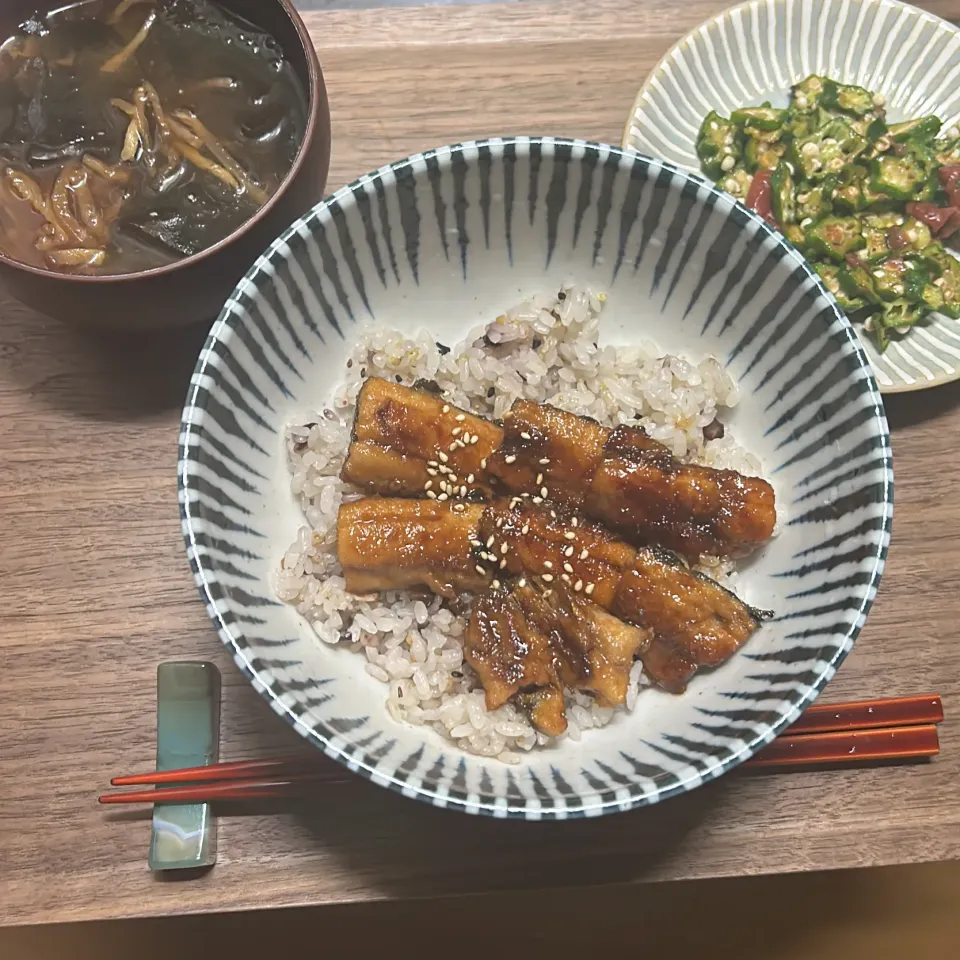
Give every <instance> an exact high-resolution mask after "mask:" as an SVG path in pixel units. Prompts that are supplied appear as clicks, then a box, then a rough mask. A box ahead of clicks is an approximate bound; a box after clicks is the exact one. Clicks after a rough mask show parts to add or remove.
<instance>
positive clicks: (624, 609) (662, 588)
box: [610, 547, 759, 667]
mask: <svg viewBox="0 0 960 960" xmlns="http://www.w3.org/2000/svg"><path fill="white" fill-rule="evenodd" d="M610 610H611V613H613V614H615V615H616V616H619V617H624V618H625V619H628V620H630V621H632V622H633V623H640V624H642V625H644V626H647V627H650V628H651V629H653V631H654V632H655V634H656V637H657V640H658V641H661V642H664V643H667V644H669V645H670V646H671V648H672V649H673V650H674V651H676V653H677V654H678V655H679V656H680V657H682V658H683V659H685V660H686V661H688V662H689V663H692V664H694V665H695V667H716V666H719V665H720V664H721V663H723V662H724V661H726V660H727V659H729V658H730V657H731V656H732V655H733V654H734V653H736V651H737V650H738V649H739V648H740V647H741V646H742V645H743V643H744V641H745V640H746V639H747V638H748V637H749V636H750V635H751V634H752V633H753V632H754V631H755V630H756V629H757V627H758V626H759V623H758V622H757V620H756V618H755V617H754V615H753V613H752V611H751V610H750V608H749V607H748V606H746V604H744V603H743V602H742V601H741V600H739V599H738V598H737V597H736V596H734V595H733V594H732V593H730V592H729V591H728V590H724V589H723V587H721V586H720V585H719V584H718V583H716V582H714V581H713V580H710V579H709V578H708V577H703V576H699V575H698V574H696V573H693V572H692V571H691V570H689V569H688V568H687V567H685V566H684V565H683V564H682V563H680V562H679V561H678V560H677V558H676V557H675V556H674V555H673V554H671V553H669V552H668V551H666V550H661V549H656V548H652V547H642V548H640V549H639V550H638V551H637V556H636V559H635V560H634V562H633V565H632V566H631V568H630V569H629V570H625V571H624V575H623V579H622V580H621V582H620V587H619V589H618V590H617V596H616V598H615V600H614V603H613V605H612V607H611V608H610Z"/></svg>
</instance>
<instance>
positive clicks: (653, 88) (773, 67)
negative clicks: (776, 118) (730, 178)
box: [623, 0, 960, 393]
mask: <svg viewBox="0 0 960 960" xmlns="http://www.w3.org/2000/svg"><path fill="white" fill-rule="evenodd" d="M811 73H818V74H825V75H827V76H830V77H833V78H835V79H837V80H840V81H842V82H843V83H856V84H860V85H861V86H864V87H866V88H867V89H868V90H872V91H873V92H875V93H880V94H883V96H884V97H885V98H886V101H887V109H888V113H889V115H890V117H891V118H892V119H893V120H901V119H907V118H912V117H921V116H925V115H927V114H930V113H934V114H937V115H938V116H939V117H940V119H941V120H943V121H944V126H945V127H947V128H948V127H950V126H954V125H956V124H957V123H958V122H960V30H958V29H957V28H956V27H955V26H953V24H950V23H947V22H946V21H945V20H941V19H939V18H938V17H935V16H933V15H932V14H929V13H926V12H925V11H923V10H919V9H917V8H916V7H913V6H910V5H909V4H905V3H898V2H896V0H751V2H749V3H744V4H741V5H740V6H737V7H733V8H731V9H730V10H726V11H724V12H723V13H721V14H719V15H718V16H716V17H714V18H713V19H712V20H708V21H707V22H706V23H704V24H703V25H702V26H700V27H698V28H697V29H696V30H694V31H693V32H691V33H690V34H688V35H687V36H686V37H684V38H683V39H682V40H681V41H680V42H679V43H677V44H676V45H674V47H673V48H672V49H671V50H669V51H668V52H667V54H666V55H665V56H664V57H663V59H662V60H661V61H660V63H658V64H657V66H656V67H654V69H653V71H652V72H651V73H650V76H649V77H648V78H647V80H646V82H645V83H644V85H643V86H642V87H641V89H640V92H639V93H638V94H637V99H636V102H635V103H634V106H633V110H632V111H631V113H630V116H629V118H628V120H627V124H626V128H625V130H624V134H623V146H624V147H627V148H630V149H633V150H638V151H639V152H640V153H644V154H652V155H654V156H660V157H663V158H665V159H666V160H669V161H670V162H672V163H675V164H677V165H678V166H680V167H683V168H685V169H687V170H693V171H699V169H700V162H699V160H698V159H697V155H696V150H695V144H696V136H697V131H698V130H699V128H700V123H701V122H702V120H703V118H704V116H705V115H706V114H707V113H708V112H709V111H710V110H718V111H719V112H720V113H722V114H725V115H727V116H729V114H730V112H731V111H732V110H734V109H736V108H737V107H738V106H742V105H743V104H748V103H749V104H755V103H762V102H763V101H764V100H770V101H771V102H772V103H773V104H774V106H785V105H786V103H787V100H788V93H789V89H790V86H791V85H792V84H794V83H796V82H797V81H799V80H802V79H803V78H804V77H807V76H809V75H810V74H811ZM864 346H865V349H866V351H867V355H868V357H869V358H870V362H871V364H872V365H873V369H874V372H875V374H876V377H877V381H878V382H879V384H880V389H881V391H882V392H883V393H895V392H899V391H906V390H920V389H924V388H926V387H932V386H937V385H938V384H941V383H946V382H948V381H950V380H956V379H957V378H958V377H960V322H958V321H956V320H952V319H950V318H949V317H945V316H943V315H941V314H936V315H934V317H933V318H932V319H931V321H930V322H929V323H927V324H923V325H920V326H917V327H915V328H913V329H912V330H911V331H910V332H909V333H908V334H907V336H906V337H904V338H902V339H901V338H896V339H895V340H894V342H893V343H892V344H891V345H890V346H889V347H888V348H887V350H886V351H885V352H884V353H883V354H882V355H881V354H879V353H877V351H876V349H875V348H874V346H873V343H872V341H870V339H869V337H864Z"/></svg>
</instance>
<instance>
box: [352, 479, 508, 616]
mask: <svg viewBox="0 0 960 960" xmlns="http://www.w3.org/2000/svg"><path fill="white" fill-rule="evenodd" d="M483 512H484V507H482V506H479V505H476V504H466V503H459V504H451V503H449V502H447V503H438V502H437V501H436V500H408V499H401V498H390V497H367V498H365V499H363V500H356V501H354V502H352V503H344V504H343V505H342V506H341V507H340V512H339V515H338V517H337V554H338V556H339V558H340V563H341V565H342V567H343V575H344V578H345V580H346V588H347V590H349V591H350V592H351V593H358V594H364V593H372V592H376V591H381V590H406V589H410V588H411V587H417V586H425V587H427V588H428V589H430V590H432V591H433V592H434V593H437V594H439V595H440V596H444V597H450V598H453V597H456V596H457V594H458V592H460V591H465V590H471V591H472V590H482V589H484V588H485V587H487V586H488V585H489V583H490V581H491V579H492V575H491V574H490V573H489V572H488V571H487V569H486V568H485V567H483V566H481V559H480V554H481V551H480V550H479V549H478V548H477V547H476V546H474V544H476V543H477V542H479V541H478V540H477V532H478V529H479V525H480V519H481V517H482V514H483ZM478 568H480V569H478Z"/></svg>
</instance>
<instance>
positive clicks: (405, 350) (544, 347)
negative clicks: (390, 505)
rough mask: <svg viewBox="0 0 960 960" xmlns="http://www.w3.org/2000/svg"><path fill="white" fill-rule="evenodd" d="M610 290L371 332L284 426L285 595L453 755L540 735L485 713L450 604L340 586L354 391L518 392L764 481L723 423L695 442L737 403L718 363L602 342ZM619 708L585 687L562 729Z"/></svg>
mask: <svg viewBox="0 0 960 960" xmlns="http://www.w3.org/2000/svg"><path fill="white" fill-rule="evenodd" d="M604 300H605V297H604V296H603V295H602V294H593V293H591V292H590V291H588V290H584V289H578V288H576V287H568V288H564V289H563V290H561V291H560V292H559V294H557V295H553V296H539V297H535V298H533V299H532V300H529V301H526V302H524V303H521V304H520V305H518V306H517V307H515V308H513V309H512V310H510V311H508V312H507V313H506V314H505V315H504V316H501V317H498V318H497V319H496V320H495V321H494V322H493V323H492V324H489V325H487V326H485V327H479V328H477V329H475V330H473V331H471V333H470V334H469V335H468V336H467V337H466V339H465V340H464V341H463V342H462V343H460V344H458V345H456V346H455V347H453V348H452V349H448V348H447V347H446V346H444V345H443V344H439V343H437V342H435V341H434V339H433V338H432V337H431V335H430V334H429V332H427V331H425V330H421V331H419V332H418V333H417V334H416V335H414V336H413V337H408V336H405V335H403V334H401V333H399V332H397V331H394V330H389V329H384V328H369V329H367V330H366V331H365V332H364V333H363V334H362V335H361V336H360V337H359V338H358V340H357V344H356V347H355V349H354V350H353V352H352V354H351V356H350V359H349V360H348V361H347V366H346V369H345V371H344V372H345V374H346V376H345V379H344V381H343V383H341V384H340V386H339V387H338V388H337V389H336V391H335V393H334V395H333V399H332V401H331V406H330V407H328V408H327V409H324V410H322V411H319V412H317V413H316V414H315V415H313V416H311V417H306V418H305V419H304V421H303V423H302V424H295V425H293V426H291V427H289V429H288V431H287V438H286V442H287V453H288V459H289V466H290V471H291V489H292V491H293V494H294V496H295V497H297V499H298V501H299V503H300V505H301V506H302V508H303V511H304V514H305V518H306V525H305V526H303V527H302V528H301V529H300V531H299V533H298V535H297V539H296V541H295V542H294V543H293V544H292V545H291V547H290V549H289V550H288V551H287V553H286V555H285V556H284V558H283V561H282V564H281V568H280V569H279V570H278V571H277V575H276V591H277V595H278V596H279V598H280V599H281V600H283V601H285V602H287V603H290V604H293V605H295V606H296V608H297V610H298V611H299V612H300V613H301V614H303V616H304V617H306V618H307V619H308V621H309V622H310V623H311V624H312V625H313V628H314V630H315V631H316V634H317V636H318V637H319V638H320V640H321V641H323V642H324V643H326V644H331V645H333V644H339V645H340V646H342V647H347V648H349V649H351V650H353V651H355V652H358V653H362V654H363V656H364V657H365V660H366V665H365V666H366V671H367V673H368V674H370V676H372V677H374V678H375V679H377V680H379V681H381V682H383V683H384V684H386V685H387V692H386V706H387V710H388V711H389V712H390V715H391V716H392V717H393V718H394V719H395V720H397V721H405V722H407V723H412V724H418V725H423V724H425V725H429V726H430V727H432V728H433V729H435V730H436V731H438V732H439V733H440V734H441V735H442V736H444V737H446V738H448V739H450V740H453V741H454V742H456V743H457V744H458V745H459V746H460V747H461V748H462V749H464V750H466V751H469V752H471V753H476V754H480V755H483V756H489V757H498V758H499V759H501V760H503V761H505V762H513V763H515V762H517V761H518V759H519V755H520V752H521V751H525V750H530V749H532V748H533V747H535V746H545V745H548V744H549V743H550V742H551V741H552V739H553V738H549V737H546V736H544V735H543V734H541V733H538V732H537V731H536V730H534V728H533V727H532V726H531V724H530V722H529V720H528V719H527V717H526V715H525V714H524V713H522V712H521V711H520V710H518V709H517V708H516V707H514V706H513V705H512V704H507V705H506V706H503V707H501V708H500V709H498V710H495V711H491V712H488V711H487V710H486V708H485V706H484V699H483V690H482V688H481V686H480V683H479V681H478V680H477V678H476V677H475V676H474V675H473V673H472V671H471V670H470V667H469V666H468V665H467V664H466V663H465V662H464V657H463V645H462V638H463V635H464V631H465V629H466V623H467V619H468V616H469V610H466V609H457V610H454V609H451V607H450V604H449V603H448V602H447V601H446V600H441V599H440V598H439V597H434V598H432V599H429V600H424V599H414V598H412V597H410V596H409V595H408V594H405V593H402V592H394V593H387V594H382V595H377V596H370V597H357V596H354V595H351V594H348V593H347V592H346V591H345V589H344V580H343V577H342V575H341V568H340V565H339V563H338V560H337V555H336V522H337V511H338V510H339V507H340V504H341V503H342V502H344V501H348V500H351V499H357V498H358V497H359V496H360V495H359V494H358V493H357V492H356V491H355V490H354V489H353V488H351V486H350V485H349V484H346V483H344V482H343V481H342V480H340V478H339V474H340V469H341V466H342V464H343V459H344V456H345V453H346V449H347V445H348V443H349V437H350V426H351V423H352V421H353V415H354V409H355V403H356V397H357V394H358V393H359V391H360V388H361V386H362V384H363V381H364V379H365V378H366V377H368V376H379V377H384V378H388V379H393V380H395V381H397V382H400V383H404V384H407V385H410V384H413V382H414V381H415V380H418V379H421V378H423V379H428V380H434V381H436V383H437V384H438V385H439V387H440V389H441V391H442V393H443V396H444V398H445V399H446V400H447V401H448V402H449V403H451V404H455V405H457V406H459V407H463V408H464V409H467V410H470V411H472V412H473V413H476V414H478V415H480V416H485V417H494V418H499V417H502V416H503V414H504V413H506V411H507V410H509V409H510V407H511V405H512V404H513V402H514V400H516V399H517V398H518V397H523V398H526V399H528V400H535V401H538V402H542V403H550V404H553V405H555V406H557V407H560V408H562V409H564V410H568V411H570V412H572V413H576V414H581V415H584V416H590V417H593V418H594V419H596V420H598V421H599V422H600V423H602V424H605V425H607V426H614V425H616V424H620V423H630V424H635V425H640V426H642V427H644V428H645V429H646V431H647V432H648V433H649V434H650V436H652V437H654V438H655V439H657V440H659V441H660V442H661V443H664V444H666V445H667V446H668V447H670V448H671V449H672V450H673V452H674V454H675V455H676V456H678V457H680V458H682V459H684V460H686V461H689V462H692V463H700V464H705V465H709V466H714V467H725V468H729V469H734V470H738V471H740V472H742V473H745V474H752V475H759V474H760V464H759V463H758V462H757V460H756V459H755V458H754V457H752V456H751V455H750V454H749V453H747V452H746V451H745V450H744V449H742V448H741V447H739V446H738V445H737V444H736V442H735V441H734V440H733V438H732V437H730V435H729V431H728V432H727V434H726V436H725V437H723V438H720V439H716V440H710V441H705V440H704V436H703V429H704V427H706V426H707V425H708V424H710V423H711V422H712V421H713V420H714V418H715V417H716V416H717V414H718V412H719V413H720V414H721V419H723V416H722V413H723V410H724V408H730V407H732V406H733V405H734V404H736V402H737V399H738V391H737V386H736V384H735V383H734V382H733V381H732V380H731V378H730V377H729V375H728V374H727V373H726V371H725V370H724V369H723V367H722V365H721V364H720V363H719V362H718V361H717V360H716V359H714V358H712V357H709V358H707V359H705V360H701V361H700V362H697V363H695V362H693V361H691V360H687V359H684V358H681V357H675V356H667V357H663V356H658V354H657V349H656V347H655V346H654V345H653V344H650V343H642V344H639V345H636V346H621V347H614V346H602V345H599V343H598V340H599V316H600V312H601V310H602V307H603V302H604ZM701 569H703V570H704V571H705V572H707V573H709V574H710V575H711V576H714V577H716V578H718V579H720V580H722V581H724V582H725V583H727V584H728V585H732V582H733V578H735V576H736V574H735V573H734V572H733V570H732V569H731V567H730V565H729V564H727V563H724V562H721V561H717V560H715V559H711V558H707V557H704V558H702V561H701ZM644 685H645V680H644V677H643V674H642V669H641V665H640V663H639V662H638V663H637V664H635V666H634V669H633V671H632V673H631V683H630V688H629V692H628V695H627V709H628V710H632V709H633V706H634V704H635V702H636V699H637V696H638V693H639V692H640V690H641V689H642V688H643V686H644ZM614 713H615V711H614V710H613V709H610V708H606V707H600V706H598V705H597V704H596V703H595V702H594V701H593V699H592V698H591V697H590V696H589V695H587V694H585V693H583V692H573V693H569V692H568V694H567V718H568V723H569V727H568V731H567V733H566V734H565V735H564V736H568V737H571V738H572V739H574V740H579V739H580V737H581V735H582V732H583V731H584V730H587V729H590V728H593V727H602V726H604V725H606V724H607V723H609V722H610V720H611V719H612V718H613V716H614Z"/></svg>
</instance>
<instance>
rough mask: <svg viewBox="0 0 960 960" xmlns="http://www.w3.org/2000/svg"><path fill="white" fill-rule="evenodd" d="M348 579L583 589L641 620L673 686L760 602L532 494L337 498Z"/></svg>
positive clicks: (653, 655)
mask: <svg viewBox="0 0 960 960" xmlns="http://www.w3.org/2000/svg"><path fill="white" fill-rule="evenodd" d="M338 522H339V529H338V545H339V549H340V560H341V563H342V565H343V567H344V573H345V576H346V578H347V589H348V590H350V591H352V592H358V593H367V592H370V591H374V590H391V589H403V588H404V587H409V586H414V585H422V586H427V587H429V589H431V590H433V591H434V592H436V593H439V594H442V595H444V596H453V595H455V593H456V591H457V590H478V589H482V588H483V587H484V586H486V585H487V584H488V583H492V584H493V586H494V587H496V586H498V585H499V583H500V582H501V581H506V580H507V578H508V577H510V576H517V577H526V578H528V579H530V578H536V580H537V581H538V582H539V584H540V585H542V586H544V587H546V588H548V589H549V588H552V587H553V586H554V585H556V586H557V587H563V588H565V589H566V590H567V591H569V592H570V593H572V594H574V595H580V596H582V597H583V598H584V599H589V600H592V601H593V602H594V603H595V604H597V605H598V606H599V607H601V608H602V609H603V610H606V611H608V612H609V613H611V614H613V616H614V617H616V618H619V619H620V620H623V621H626V622H627V623H630V624H633V625H635V626H639V627H643V628H645V629H646V630H648V631H650V632H651V633H652V635H653V640H652V642H651V645H650V649H649V652H647V653H644V654H643V657H644V664H645V666H647V660H648V659H649V661H650V663H649V666H648V672H650V674H651V676H652V677H653V678H654V679H655V680H656V681H657V682H658V683H661V685H662V686H664V687H666V689H669V690H673V691H675V692H679V691H680V690H682V689H683V688H684V687H685V685H686V683H687V681H688V680H689V678H690V677H691V676H692V675H693V673H694V672H695V671H696V669H698V668H699V667H702V666H707V667H713V666H717V665H718V664H720V663H722V662H723V661H724V660H726V659H727V658H728V657H729V656H730V655H731V654H733V653H734V652H735V651H736V650H738V649H739V648H740V647H741V646H742V645H743V643H744V642H745V641H746V640H747V639H748V638H749V637H750V636H751V635H752V634H753V633H754V631H755V630H756V629H757V627H758V626H759V625H760V620H761V619H762V616H763V615H762V614H761V613H760V612H759V611H755V610H753V609H752V608H750V607H748V606H747V605H746V604H744V603H743V602H742V601H741V600H740V599H738V598H737V597H736V596H734V594H732V593H730V592H729V591H727V590H725V589H724V588H723V587H721V586H720V585H719V584H718V583H716V582H714V581H713V580H710V579H709V578H708V577H704V576H701V575H699V574H697V573H694V572H693V571H691V570H690V569H688V568H687V567H686V566H685V565H684V564H683V563H682V562H681V561H680V560H679V559H678V558H677V557H676V556H675V555H674V554H672V553H670V552H669V551H667V550H663V549H660V548H650V547H644V548H640V549H637V548H634V547H632V546H630V545H629V544H627V543H625V542H623V541H622V540H619V539H617V538H616V537H615V536H614V535H613V534H611V533H609V532H608V531H607V530H605V529H604V528H603V527H601V526H599V525H598V524H595V523H591V522H588V521H584V520H581V519H580V518H579V517H578V516H577V515H576V514H575V513H574V512H572V511H571V510H569V509H568V508H566V507H563V506H561V505H559V504H550V503H535V502H534V499H533V498H530V497H514V498H512V499H511V500H506V499H502V498H501V499H498V500H495V501H494V502H493V503H491V504H489V505H487V506H484V505H481V504H472V503H469V504H468V503H462V502H451V501H446V502H444V503H440V502H437V501H432V500H419V501H411V500H403V499H379V498H371V499H366V500H360V501H357V502H355V503H349V504H344V505H343V506H342V507H341V508H340V517H339V521H338Z"/></svg>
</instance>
